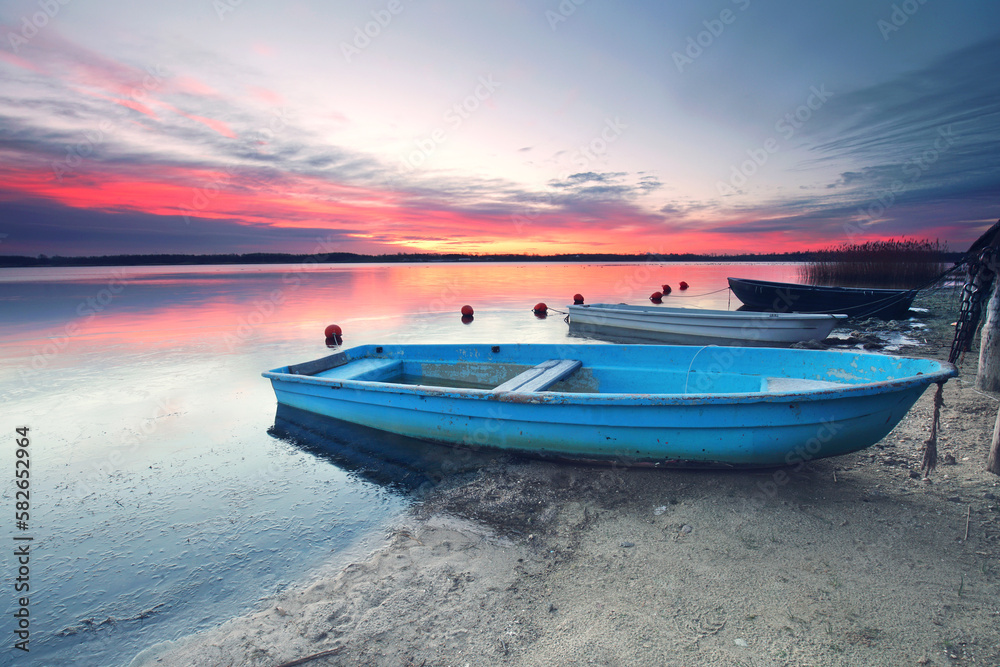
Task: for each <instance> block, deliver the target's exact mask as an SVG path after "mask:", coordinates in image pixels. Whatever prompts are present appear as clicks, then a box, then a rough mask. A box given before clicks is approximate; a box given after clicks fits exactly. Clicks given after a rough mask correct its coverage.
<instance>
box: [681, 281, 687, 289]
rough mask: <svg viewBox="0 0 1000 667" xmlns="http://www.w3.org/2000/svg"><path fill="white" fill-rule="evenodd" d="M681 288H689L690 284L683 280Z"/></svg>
mask: <svg viewBox="0 0 1000 667" xmlns="http://www.w3.org/2000/svg"><path fill="white" fill-rule="evenodd" d="M680 288H681V289H687V288H688V284H687V283H686V282H684V281H683V280H682V281H681V284H680Z"/></svg>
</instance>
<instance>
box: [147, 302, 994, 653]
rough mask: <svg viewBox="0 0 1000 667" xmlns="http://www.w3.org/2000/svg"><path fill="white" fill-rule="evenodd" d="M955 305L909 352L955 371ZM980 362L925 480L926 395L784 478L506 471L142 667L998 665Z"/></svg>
mask: <svg viewBox="0 0 1000 667" xmlns="http://www.w3.org/2000/svg"><path fill="white" fill-rule="evenodd" d="M934 299H938V301H939V302H936V301H934ZM949 299H951V301H949ZM952 303H953V297H952V296H947V298H945V297H944V296H942V295H931V297H930V303H929V304H921V302H919V301H918V303H917V304H916V305H918V306H921V305H924V306H925V307H927V306H929V313H928V314H927V316H926V317H925V318H922V319H923V321H921V322H918V324H924V325H925V326H922V327H916V328H914V327H912V326H906V327H901V328H903V329H906V331H904V332H903V333H904V334H905V335H907V336H908V337H910V338H911V339H912V338H913V337H914V336H920V340H919V341H915V343H914V344H916V345H917V347H904V348H903V349H901V350H900V352H901V353H904V354H919V355H921V356H934V357H937V358H943V357H946V356H947V349H946V345H947V344H948V343H950V328H949V326H948V325H949V324H950V322H951V321H953V318H954V312H952V311H950V310H949V309H950V307H951V304H952ZM872 326H876V325H872ZM862 329H864V327H862ZM860 333H862V334H866V335H867V334H868V333H870V332H865V331H864V330H862V331H861V332H860ZM976 361H977V359H976V355H975V354H970V355H969V358H968V359H967V360H966V361H965V362H964V363H963V364H962V365H961V366H960V369H961V372H962V374H961V377H960V378H957V379H953V380H951V381H949V382H948V384H947V385H946V387H945V392H944V398H945V406H944V408H943V409H942V413H941V433H940V438H939V454H940V458H939V467H938V468H937V470H936V471H934V473H933V474H932V475H931V476H930V478H929V479H924V478H923V475H922V474H921V473H920V461H921V455H922V446H923V442H924V441H925V440H926V438H927V436H928V432H929V428H930V422H931V411H932V398H933V391H931V390H928V391H927V392H925V394H924V396H923V397H921V399H920V400H919V402H918V403H917V405H916V406H915V407H914V408H913V409H912V410H911V411H910V413H909V414H908V415H907V417H906V418H905V419H904V420H903V422H902V423H901V424H900V425H899V426H898V427H897V428H896V429H895V430H894V431H893V432H892V433H891V434H890V435H889V436H888V437H886V438H885V439H884V440H883V441H882V442H880V443H878V444H877V445H875V446H873V447H871V448H869V449H867V450H864V451H862V452H858V453H856V454H852V455H848V456H843V457H838V458H834V459H824V460H820V461H813V462H810V463H808V464H806V465H802V466H800V467H797V468H796V467H793V468H786V469H783V470H782V471H775V470H770V471H756V472H745V471H743V472H720V471H686V470H647V469H630V468H622V467H594V466H582V465H568V464H557V463H547V462H540V461H520V460H509V459H498V460H497V461H495V462H493V463H490V464H488V465H486V466H484V467H482V468H479V469H477V470H474V471H471V472H468V473H464V474H460V475H457V476H454V477H452V478H450V479H448V480H447V481H445V482H444V483H442V484H441V485H439V486H438V487H436V488H434V489H432V490H430V491H429V492H427V494H426V495H425V496H424V497H423V499H422V501H421V502H420V503H418V504H417V505H416V506H415V508H414V509H413V510H412V511H411V512H410V513H409V514H408V515H407V516H406V518H405V520H403V521H401V522H400V523H399V525H398V526H396V527H395V528H394V529H393V530H392V532H391V533H390V534H389V535H387V536H386V539H385V543H384V546H383V547H382V548H380V549H379V550H378V551H376V552H375V553H373V554H372V555H371V556H370V557H368V558H366V559H365V560H363V561H361V562H358V563H355V564H352V565H350V566H348V567H346V568H343V569H339V570H336V571H322V570H321V571H318V572H316V573H315V575H314V577H313V578H312V579H311V580H310V581H309V582H306V583H303V584H302V585H301V586H299V587H296V588H294V589H291V590H287V591H285V592H283V593H282V594H280V595H279V596H277V597H275V598H273V599H269V600H267V601H265V602H264V603H262V605H261V606H260V608H259V609H258V610H257V611H255V612H254V613H253V614H250V615H248V616H245V617H241V618H236V619H233V620H231V621H229V622H227V623H225V624H224V625H222V626H220V627H218V628H215V629H212V630H210V631H207V632H204V633H201V634H198V635H195V636H192V637H188V638H186V639H184V640H181V641H178V642H175V643H172V644H167V645H161V646H157V647H153V648H152V649H149V650H147V651H146V652H144V653H143V654H142V655H141V656H139V657H137V658H136V660H135V662H134V663H133V664H135V665H140V664H141V665H267V666H272V667H273V666H278V665H287V664H310V665H401V666H402V665H427V666H430V665H574V664H580V665H589V664H596V665H671V666H673V665H676V666H681V665H684V666H687V667H691V666H702V665H704V666H709V665H711V666H720V667H721V666H723V665H725V666H733V665H736V666H746V667H751V666H753V667H757V666H772V665H773V666H786V665H789V666H791V665H795V666H805V665H858V666H859V667H860V666H866V667H868V666H871V665H964V664H969V665H973V664H974V665H998V664H1000V477H997V476H995V475H992V474H990V473H987V472H986V471H985V470H984V465H985V461H986V455H987V449H988V446H989V442H990V440H991V437H992V431H993V425H994V420H995V418H996V413H997V406H998V402H997V397H996V396H988V395H985V394H982V393H980V392H977V391H976V390H975V389H974V380H975V373H976ZM317 654H322V655H321V656H320V657H315V658H313V659H310V660H308V661H307V662H296V661H299V660H302V659H305V658H308V657H309V656H316V655H317Z"/></svg>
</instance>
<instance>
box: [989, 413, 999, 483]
mask: <svg viewBox="0 0 1000 667" xmlns="http://www.w3.org/2000/svg"><path fill="white" fill-rule="evenodd" d="M986 469H987V470H989V471H990V472H991V473H993V474H994V475H1000V410H998V411H997V423H996V424H995V425H994V426H993V445H992V446H991V447H990V456H989V458H988V459H986Z"/></svg>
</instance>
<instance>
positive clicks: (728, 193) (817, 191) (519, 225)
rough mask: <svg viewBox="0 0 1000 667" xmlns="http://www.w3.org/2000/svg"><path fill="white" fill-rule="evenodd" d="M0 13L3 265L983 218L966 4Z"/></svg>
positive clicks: (999, 28)
mask: <svg viewBox="0 0 1000 667" xmlns="http://www.w3.org/2000/svg"><path fill="white" fill-rule="evenodd" d="M0 30H2V34H0V37H2V42H3V43H2V45H0V255H17V254H23V255H37V254H47V255H64V256H70V255H105V254H119V253H146V252H149V253H162V252H170V253H208V252H211V253H216V252H227V253H228V252H235V253H245V252H257V251H275V252H301V253H311V252H358V253H396V252H460V253H509V252H517V253H575V252H621V253H645V252H650V253H680V252H701V253H707V252H714V253H726V252H768V251H779V252H780V251H786V250H800V249H817V248H825V247H830V246H834V245H839V244H841V243H844V242H849V241H864V240H869V239H879V238H890V237H895V238H899V237H915V238H930V239H940V240H942V241H946V242H947V243H948V244H949V247H950V248H951V249H953V250H964V249H965V248H967V247H968V245H969V244H970V243H971V242H972V241H973V240H974V239H975V238H976V237H978V236H979V235H980V234H981V233H982V232H983V231H985V229H986V228H988V227H989V226H990V225H991V224H992V223H993V222H995V221H996V220H997V219H998V218H1000V158H998V155H997V146H998V142H1000V74H998V73H1000V4H998V3H996V2H993V1H990V0H978V1H972V0H952V1H949V2H943V1H941V0H902V1H895V2H890V1H888V0H886V1H875V2H872V1H871V0H839V1H837V2H823V3H819V2H801V1H800V0H799V1H792V0H775V1H769V2H765V1H764V0H714V1H712V2H705V1H704V0H700V1H695V0H678V1H676V2H631V3H624V2H608V1H607V0H561V2H560V1H559V0H539V1H529V0H509V1H505V2H482V3H480V2H475V3H473V2H458V1H455V0H373V1H366V2H320V1H318V0H316V1H295V0H293V1H291V2H286V3H275V2H264V1H262V0H180V1H177V2H170V3H152V2H141V1H140V2H135V1H134V0H133V1H130V2H124V1H100V2H94V1H87V0H32V1H21V0H14V1H4V2H3V3H2V4H0Z"/></svg>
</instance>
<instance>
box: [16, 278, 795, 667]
mask: <svg viewBox="0 0 1000 667" xmlns="http://www.w3.org/2000/svg"><path fill="white" fill-rule="evenodd" d="M798 269H799V267H798V266H797V265H790V264H739V265H735V266H734V265H725V264H712V263H704V264H662V265H660V264H600V265H597V264H534V263H520V264H519V263H503V264H495V263H483V264H479V263H474V262H469V263H464V262H463V263H455V264H443V263H442V264H412V265H409V264H392V265H371V264H363V265H343V264H340V265H280V266H275V265H271V266H204V267H119V268H103V267H102V268H66V269H0V400H2V401H3V413H2V416H0V438H2V439H4V442H5V444H3V445H2V446H0V452H5V453H4V454H0V456H3V457H5V458H6V464H5V465H6V469H7V470H8V475H7V480H8V481H7V482H6V483H5V484H4V485H3V495H2V499H0V502H2V503H3V506H4V507H5V509H4V510H3V511H5V512H7V513H8V517H9V520H8V521H6V522H5V525H7V526H8V529H7V531H6V533H7V535H6V537H5V539H6V540H7V546H6V547H4V548H3V551H4V552H5V553H6V554H7V556H6V558H5V562H6V566H7V570H6V571H7V576H6V577H5V579H6V581H7V582H8V585H6V586H4V591H5V593H4V605H5V612H4V626H3V628H4V630H3V632H4V637H5V638H6V639H5V648H4V649H3V650H2V651H0V664H8V663H13V662H15V660H14V658H18V660H17V661H16V662H17V664H29V663H30V664H46V665H80V664H93V665H97V664H102V665H126V664H128V663H129V662H130V660H131V659H132V657H133V656H135V655H136V654H137V653H139V652H140V651H142V650H143V649H145V648H148V647H149V646H151V645H153V644H155V643H157V642H160V641H164V640H170V639H176V638H179V637H182V636H184V635H187V634H190V633H191V632H194V631H197V630H199V629H202V628H205V627H208V626H211V625H215V624H218V623H220V622H222V621H224V620H225V619H227V618H229V617H232V616H234V615H237V614H240V613H244V612H246V611H248V610H249V609H251V608H252V607H253V606H254V605H255V604H256V603H258V602H259V601H260V599H261V598H262V597H264V596H266V595H269V594H272V593H274V592H276V591H278V590H280V589H281V588H283V587H285V586H287V585H289V584H290V583H292V582H294V581H296V580H297V579H301V578H303V577H305V576H307V575H308V574H309V573H310V572H311V571H313V570H314V569H315V568H316V567H318V566H319V565H321V564H323V563H329V562H331V559H333V562H334V563H336V559H338V558H339V559H341V562H344V563H346V562H348V560H349V559H351V558H357V557H359V556H360V555H362V554H363V553H365V552H366V551H367V550H369V549H371V548H374V547H377V546H378V545H379V543H380V542H381V539H382V536H383V535H384V532H385V529H386V526H387V525H388V524H390V523H391V522H392V521H393V520H394V519H395V518H396V517H398V516H399V515H400V513H401V512H403V511H404V510H405V509H406V508H407V507H408V506H409V504H410V503H412V502H413V500H414V496H413V495H412V494H409V493H407V492H406V491H405V489H404V488H403V487H399V486H396V485H393V484H390V483H388V481H387V478H386V476H385V475H370V474H358V472H357V469H356V468H354V467H352V466H350V465H345V464H343V463H342V462H340V461H339V460H338V459H336V458H333V459H331V458H330V457H327V456H323V455H320V454H317V453H315V452H313V450H312V449H310V448H309V447H304V446H300V444H297V442H296V439H295V438H294V437H292V436H290V435H289V431H288V430H286V429H284V428H278V426H279V425H276V421H275V407H276V406H275V400H274V394H273V393H272V391H271V387H270V384H269V383H268V382H267V381H266V380H264V379H263V378H261V377H260V373H261V371H263V370H267V369H271V368H275V367H277V366H282V365H285V364H288V363H295V362H300V361H306V360H309V359H313V358H316V357H319V356H323V355H325V354H328V353H329V352H330V350H329V349H328V348H327V347H326V345H325V343H324V339H323V335H322V332H323V329H324V327H325V326H326V325H327V324H330V323H337V324H339V325H340V326H341V327H342V328H343V329H344V343H345V345H347V346H351V345H361V344H367V343H418V342H481V343H485V342H546V343H559V342H567V336H568V327H567V326H566V324H565V323H564V322H563V319H562V315H559V314H553V315H551V316H549V317H548V318H545V319H539V318H536V317H534V315H533V314H532V313H531V306H533V305H534V304H535V303H537V302H539V301H544V302H546V303H547V304H548V305H549V306H550V307H552V308H556V309H560V310H565V305H566V304H567V303H571V302H572V295H573V294H574V293H577V292H579V293H582V294H583V295H584V296H585V298H586V300H587V303H598V302H612V303H622V302H624V303H634V304H640V303H648V300H647V299H648V296H649V294H650V293H652V292H654V291H658V290H659V289H660V285H661V284H664V283H667V284H671V285H672V286H673V287H674V293H673V294H672V295H671V296H670V297H668V298H667V300H666V301H665V302H664V303H665V305H685V306H699V307H707V308H721V309H727V308H731V309H735V308H736V307H738V306H739V302H736V301H735V300H730V296H729V293H728V292H727V291H720V292H716V293H714V294H708V293H709V292H715V291H716V290H723V289H724V288H725V287H726V276H729V275H735V276H740V277H749V278H763V279H772V280H797V279H798ZM681 280H685V281H687V282H688V283H689V284H690V285H691V288H690V289H689V290H688V291H687V293H686V295H685V296H681V295H680V294H679V293H678V291H677V284H678V283H679V282H680V281H681ZM687 295H690V296H687ZM464 304H470V305H472V306H473V307H474V308H475V311H476V315H475V319H474V320H473V321H472V322H471V323H468V324H463V323H462V321H461V318H460V316H459V309H460V308H461V306H462V305H464ZM572 340H573V341H574V342H583V343H586V342H593V343H595V344H600V341H586V340H582V339H572ZM20 426H28V427H30V432H29V434H30V438H31V444H30V462H31V468H30V473H31V477H30V480H31V488H30V494H31V495H30V502H31V509H30V521H29V523H28V527H27V529H26V530H18V529H17V528H16V526H15V525H14V522H13V521H12V519H13V513H14V503H15V498H14V491H15V488H14V486H13V479H14V477H13V471H14V461H15V459H14V449H15V438H16V435H15V428H17V427H20ZM269 431H270V433H269ZM15 536H20V537H25V536H30V537H32V538H33V540H32V541H31V543H30V544H31V560H30V607H29V609H30V622H31V625H30V630H31V640H30V641H31V643H30V648H31V652H30V654H25V656H24V657H25V658H28V656H29V655H30V660H21V659H20V658H21V656H20V655H16V656H15V655H13V653H14V651H13V650H11V649H10V648H7V647H9V646H10V645H11V644H12V643H13V642H12V640H11V638H12V637H13V636H14V635H13V634H12V631H13V625H12V619H13V616H12V614H13V612H14V611H15V610H16V608H17V604H16V602H17V601H16V599H15V593H14V591H13V590H12V589H13V586H12V584H10V583H9V582H11V581H12V580H13V578H14V576H15V575H14V573H15V572H16V571H17V563H16V562H15V560H14V558H13V557H12V555H11V554H12V553H13V547H12V546H11V545H13V544H15V542H14V540H13V538H14V537H15ZM19 595H21V594H19Z"/></svg>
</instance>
